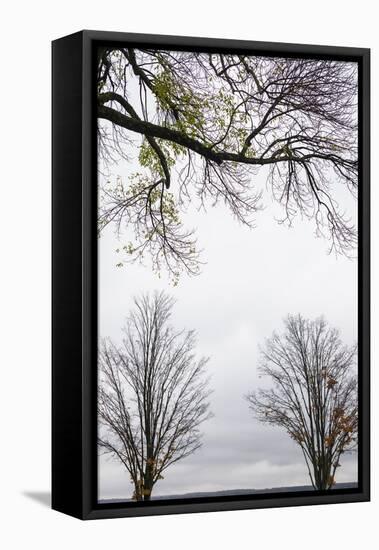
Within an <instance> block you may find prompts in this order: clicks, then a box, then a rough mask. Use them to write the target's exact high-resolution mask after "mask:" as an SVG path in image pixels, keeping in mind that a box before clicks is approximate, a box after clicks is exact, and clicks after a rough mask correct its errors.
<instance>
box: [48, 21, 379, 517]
mask: <svg viewBox="0 0 379 550" xmlns="http://www.w3.org/2000/svg"><path fill="white" fill-rule="evenodd" d="M369 59H370V55H369V50H367V49H359V48H346V47H330V46H310V45H298V44H279V43H277V44H276V43H264V42H250V41H239V40H224V39H222V40H218V39H217V40H216V39H208V38H188V37H173V36H152V35H143V34H124V33H110V32H100V31H82V32H79V33H76V34H73V35H70V36H66V37H64V38H61V39H59V40H56V41H54V42H53V387H52V392H53V402H52V427H53V434H52V436H53V444H52V464H53V470H52V506H53V508H54V509H55V510H58V511H61V512H64V513H67V514H70V515H73V516H75V517H78V518H82V519H96V518H112V517H121V516H141V515H151V514H172V513H187V512H203V511H217V510H239V509H246V508H262V507H277V506H298V505H308V504H328V503H340V502H358V501H367V500H369V480H370V457H369V430H370V417H369V406H370V393H369V362H370V361H369V342H370V336H369V329H370V321H369V316H370V309H369V292H370V290H369V283H370V278H369V223H370V222H369V216H370V212H369V173H370V164H369V163H370V158H369V138H370V134H369V113H370V111H369V109H370V107H369V70H370V69H369Z"/></svg>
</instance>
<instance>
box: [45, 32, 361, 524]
mask: <svg viewBox="0 0 379 550" xmlns="http://www.w3.org/2000/svg"><path fill="white" fill-rule="evenodd" d="M101 43H106V44H111V43H113V44H120V43H122V44H131V45H134V46H136V47H138V46H141V45H147V44H148V45H149V46H150V47H151V46H153V47H154V46H156V47H159V48H169V49H170V48H171V49H181V48H182V49H190V50H201V51H218V50H224V51H235V52H237V51H239V52H246V53H249V54H266V55H281V56H283V55H285V56H288V57H291V56H296V57H307V56H311V57H314V58H333V59H340V60H353V61H356V62H358V66H359V201H358V229H359V256H358V269H359V276H358V284H359V307H358V313H359V326H358V343H359V352H358V357H359V460H358V472H359V484H358V488H357V489H336V490H333V492H332V493H323V492H319V491H309V492H307V491H306V492H301V493H300V492H299V493H277V494H275V493H267V494H259V495H248V496H240V495H239V496H238V495H237V496H235V497H229V496H228V497H219V498H202V499H182V500H175V501H173V500H171V501H169V500H167V501H165V500H159V501H151V502H149V503H147V504H146V503H123V504H98V503H97V452H96V433H97V414H96V412H97V405H96V390H97V364H96V355H97V348H96V346H97V245H96V208H97V196H96V193H97V191H96V187H97V185H96V181H97V176H96V138H95V133H96V132H95V124H96V102H95V97H94V89H95V87H94V86H93V82H94V77H93V75H94V67H95V56H94V50H95V47H96V46H97V45H98V44H101ZM52 61H53V67H52V94H53V108H52V111H53V112H52V114H53V123H52V138H53V145H52V157H53V168H52V180H53V198H52V209H53V227H52V230H53V251H52V256H53V267H52V277H53V290H52V345H53V353H52V508H53V509H55V510H58V511H60V512H64V513H66V514H69V515H72V516H75V517H77V518H81V519H97V518H116V517H124V516H143V515H156V514H174V513H175V514H177V513H192V512H210V511H219V510H242V509H250V508H268V507H281V506H302V505H314V504H327V503H342V502H359V501H368V500H369V499H370V372H369V369H370V204H369V196H370V50H369V49H362V48H347V47H331V46H316V45H300V44H283V43H269V42H267V43H266V42H252V41H241V40H226V39H210V38H192V37H191V38H189V37H179V36H161V35H146V34H130V33H118V32H102V31H91V30H85V31H81V32H78V33H75V34H72V35H70V36H66V37H64V38H61V39H58V40H55V41H54V42H53V44H52Z"/></svg>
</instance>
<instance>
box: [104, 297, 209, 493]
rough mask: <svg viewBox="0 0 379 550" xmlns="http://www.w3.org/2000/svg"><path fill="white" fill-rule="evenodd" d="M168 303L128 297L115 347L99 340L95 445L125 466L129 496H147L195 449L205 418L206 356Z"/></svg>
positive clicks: (146, 298)
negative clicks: (174, 320) (176, 324)
mask: <svg viewBox="0 0 379 550" xmlns="http://www.w3.org/2000/svg"><path fill="white" fill-rule="evenodd" d="M173 303H174V302H173V300H172V299H171V298H169V297H168V296H167V295H166V294H164V293H159V294H158V293H155V294H154V295H153V296H149V295H144V296H141V297H140V298H136V299H135V301H134V310H133V311H132V312H131V313H130V315H129V317H128V320H127V323H126V326H125V328H124V340H123V344H122V346H117V345H116V344H115V343H114V342H112V341H111V340H110V339H108V340H103V342H102V345H101V349H100V352H99V373H100V384H99V390H98V392H99V393H98V414H99V425H100V432H99V446H100V448H101V449H102V450H103V451H104V452H105V453H110V454H111V455H112V456H113V458H115V459H116V460H118V461H119V462H120V463H121V464H122V465H123V466H124V467H125V468H126V470H127V472H128V473H129V475H130V481H131V483H132V484H133V486H134V495H133V497H134V499H135V500H150V497H151V493H152V490H153V487H154V486H155V484H156V483H157V482H158V481H159V480H160V479H163V473H164V472H165V471H166V470H167V468H169V467H170V466H171V465H172V464H174V463H175V462H177V461H178V460H182V459H183V458H185V457H187V456H189V455H191V454H192V453H194V452H195V451H196V450H197V449H199V448H200V446H201V432H200V425H201V424H202V423H203V422H204V421H205V420H207V419H208V418H209V417H210V416H211V415H210V413H209V403H208V401H207V398H208V396H209V393H210V392H209V390H208V380H207V378H206V377H204V374H205V366H206V363H207V359H206V358H201V359H199V360H197V359H196V357H195V346H196V342H195V334H194V332H193V331H187V332H186V331H175V330H174V329H173V328H172V327H171V325H170V322H169V321H170V316H171V312H172V308H173Z"/></svg>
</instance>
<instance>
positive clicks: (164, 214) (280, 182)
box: [97, 47, 358, 281]
mask: <svg viewBox="0 0 379 550" xmlns="http://www.w3.org/2000/svg"><path fill="white" fill-rule="evenodd" d="M97 85H98V95H97V101H98V136H99V155H100V157H101V159H102V161H103V163H105V164H107V163H110V162H112V161H118V160H119V159H120V158H123V159H125V160H130V159H131V158H132V157H133V154H134V153H135V154H136V156H138V163H139V169H138V171H136V172H134V173H133V174H132V175H131V176H130V178H129V181H127V182H125V181H123V180H122V179H121V178H119V179H118V180H117V184H116V185H114V184H110V185H104V186H103V189H102V191H101V201H100V214H99V230H100V232H101V231H102V229H103V228H104V227H105V226H106V225H108V224H109V223H115V224H116V226H117V228H118V230H123V229H124V228H126V233H127V234H128V235H129V237H130V239H129V242H128V243H127V244H126V245H125V247H124V250H125V252H126V256H127V257H129V259H130V260H135V259H138V258H141V257H142V256H143V255H144V254H145V253H147V255H148V256H149V258H150V259H151V262H152V266H153V268H154V269H155V270H158V271H159V270H160V269H161V267H162V266H164V267H166V268H167V269H168V270H169V272H170V274H171V276H172V278H173V279H174V280H175V281H176V280H177V277H178V275H179V273H180V271H182V270H184V271H186V272H188V273H190V274H195V273H197V272H198V270H199V263H200V261H201V260H200V255H199V250H198V246H197V242H196V236H195V234H194V231H193V230H192V229H188V228H186V227H185V226H184V224H183V223H182V221H181V217H180V214H181V212H182V211H183V210H185V209H186V208H187V207H188V205H189V203H190V202H191V201H197V204H198V205H200V206H203V207H206V206H207V205H209V204H215V203H218V202H219V201H223V202H224V203H225V204H226V205H227V207H229V209H230V211H231V213H232V215H233V216H234V217H235V218H236V219H237V220H238V221H239V222H241V223H242V224H244V225H247V226H249V227H252V226H253V224H254V220H255V217H256V214H257V212H258V211H259V210H260V209H261V208H262V206H263V202H262V191H263V190H262V189H261V188H259V187H258V186H257V183H256V180H257V178H256V177H255V176H256V174H257V172H258V170H264V171H265V172H264V173H265V175H266V179H267V186H268V188H269V190H270V191H271V193H272V196H273V198H274V200H275V201H277V202H278V203H279V204H280V205H282V207H283V216H282V219H281V220H280V221H281V222H284V223H288V224H291V223H292V222H293V219H294V218H295V217H296V216H297V215H301V216H302V217H305V218H308V219H310V220H313V223H314V224H315V231H316V234H317V235H319V236H324V237H325V238H326V239H327V240H328V243H329V244H328V248H329V250H330V251H335V252H337V253H343V254H350V253H351V252H352V250H353V249H354V247H355V245H356V229H355V226H354V222H353V221H351V218H350V216H349V215H348V214H347V213H345V210H344V207H343V206H342V207H341V206H340V205H339V202H338V200H337V199H338V196H339V193H340V190H341V189H348V190H349V191H350V192H351V193H352V194H353V195H354V196H355V194H356V191H357V183H358V179H357V178H358V148H357V67H356V64H354V63H349V62H344V61H337V60H329V59H293V58H280V57H264V56H247V55H242V54H226V53H224V54H222V53H217V54H215V53H198V52H188V51H176V52H175V51H163V50H161V51H159V50H156V49H148V48H143V49H133V48H106V47H103V48H100V49H99V54H98V72H97Z"/></svg>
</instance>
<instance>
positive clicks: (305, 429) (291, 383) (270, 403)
mask: <svg viewBox="0 0 379 550" xmlns="http://www.w3.org/2000/svg"><path fill="white" fill-rule="evenodd" d="M285 328H286V330H285V332H284V334H283V335H281V336H279V335H278V334H276V333H274V335H273V336H272V338H271V339H269V340H267V342H266V346H265V349H264V350H263V351H262V364H261V367H260V372H261V374H262V375H264V376H267V377H269V378H270V379H271V381H272V382H273V384H274V387H273V388H271V389H267V390H266V389H259V390H258V391H257V392H256V393H251V394H250V395H248V396H247V399H248V402H249V404H250V408H251V409H252V411H253V412H254V413H255V415H256V417H257V418H258V419H259V420H260V421H262V422H264V423H267V424H271V425H274V426H280V427H282V428H284V429H285V430H286V431H287V433H288V434H289V435H290V437H291V438H292V439H293V440H294V441H295V442H296V443H297V444H298V445H299V446H300V447H301V450H302V452H303V455H304V459H305V462H306V464H307V468H308V472H309V477H310V479H311V482H312V485H313V487H314V488H315V489H319V490H325V489H330V488H331V487H332V486H333V485H334V483H335V472H336V469H337V468H338V467H339V466H340V463H339V460H340V457H341V454H342V453H344V452H346V451H347V450H350V449H352V448H354V446H355V443H356V438H357V428H358V403H357V380H356V376H355V374H354V365H355V360H356V347H355V346H354V347H347V346H344V345H343V344H342V342H341V340H340V338H339V333H338V331H337V330H336V329H331V328H328V326H327V323H326V322H325V321H324V320H323V319H322V318H321V319H317V320H315V321H309V320H306V319H303V318H302V317H301V316H300V315H298V316H296V317H293V316H289V317H288V318H287V320H286V322H285Z"/></svg>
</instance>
